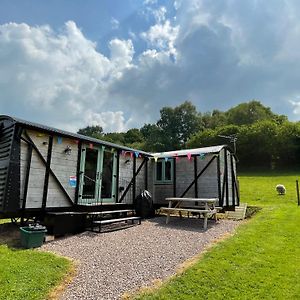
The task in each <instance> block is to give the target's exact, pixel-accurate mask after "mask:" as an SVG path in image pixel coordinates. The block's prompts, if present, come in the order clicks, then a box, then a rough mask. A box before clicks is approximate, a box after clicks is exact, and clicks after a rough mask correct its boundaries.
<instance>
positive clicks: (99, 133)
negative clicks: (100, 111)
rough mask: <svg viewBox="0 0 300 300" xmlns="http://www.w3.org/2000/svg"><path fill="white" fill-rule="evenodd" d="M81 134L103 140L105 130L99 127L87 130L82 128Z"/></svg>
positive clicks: (91, 127)
mask: <svg viewBox="0 0 300 300" xmlns="http://www.w3.org/2000/svg"><path fill="white" fill-rule="evenodd" d="M77 133H79V134H82V135H86V136H89V137H93V138H96V139H101V138H103V128H102V127H101V126H99V125H96V126H87V127H85V128H81V129H79V130H78V132H77Z"/></svg>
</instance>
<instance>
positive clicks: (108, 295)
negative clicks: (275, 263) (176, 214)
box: [42, 217, 239, 300]
mask: <svg viewBox="0 0 300 300" xmlns="http://www.w3.org/2000/svg"><path fill="white" fill-rule="evenodd" d="M208 224H209V227H208V230H207V231H203V229H202V225H203V220H199V219H192V218H191V219H185V218H184V219H179V218H171V221H170V223H169V224H168V225H166V224H165V218H164V217H158V218H155V219H151V220H148V221H143V222H142V225H137V226H134V227H131V228H128V229H124V230H119V231H113V232H108V233H102V234H97V233H92V232H84V233H82V234H78V235H75V236H70V237H66V238H62V239H58V240H55V241H53V242H50V243H47V244H45V245H44V246H43V247H42V249H44V250H47V251H53V252H55V253H57V254H60V255H64V256H68V257H71V258H73V259H75V260H76V261H78V262H79V264H78V273H77V275H76V276H75V278H74V279H73V281H72V283H71V284H69V286H68V287H67V289H66V290H65V292H64V293H63V294H62V295H61V299H64V300H65V299H93V300H95V299H120V297H121V295H122V294H123V293H124V292H128V291H132V290H134V289H137V288H139V287H142V286H146V285H150V284H151V283H152V282H153V280H154V279H164V278H166V277H168V276H170V275H172V274H174V273H175V271H176V268H177V267H178V265H179V264H181V263H182V262H184V261H185V260H187V259H188V258H190V257H192V256H194V255H196V254H198V253H199V252H201V251H203V250H204V248H205V247H206V246H207V245H208V244H209V243H211V242H212V241H213V240H215V239H218V238H220V237H221V236H222V235H224V234H225V233H229V232H232V231H234V229H235V228H236V227H237V226H238V224H239V222H236V221H229V220H220V221H218V222H217V223H215V222H214V221H209V223H208Z"/></svg>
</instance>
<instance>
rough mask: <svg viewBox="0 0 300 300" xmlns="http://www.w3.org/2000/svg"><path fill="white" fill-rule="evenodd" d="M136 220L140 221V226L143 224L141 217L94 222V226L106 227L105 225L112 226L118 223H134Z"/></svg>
mask: <svg viewBox="0 0 300 300" xmlns="http://www.w3.org/2000/svg"><path fill="white" fill-rule="evenodd" d="M134 220H138V221H139V224H140V223H141V218H140V217H126V218H118V219H108V220H99V221H94V222H93V224H96V225H105V224H112V223H118V222H124V221H134Z"/></svg>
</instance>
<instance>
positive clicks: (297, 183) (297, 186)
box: [296, 180, 300, 206]
mask: <svg viewBox="0 0 300 300" xmlns="http://www.w3.org/2000/svg"><path fill="white" fill-rule="evenodd" d="M296 190H297V199H298V206H300V197H299V182H298V180H296Z"/></svg>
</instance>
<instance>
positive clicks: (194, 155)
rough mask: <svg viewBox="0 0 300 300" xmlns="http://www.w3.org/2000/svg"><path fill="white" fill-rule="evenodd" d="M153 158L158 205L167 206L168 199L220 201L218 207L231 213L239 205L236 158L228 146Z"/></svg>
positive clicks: (190, 150)
mask: <svg viewBox="0 0 300 300" xmlns="http://www.w3.org/2000/svg"><path fill="white" fill-rule="evenodd" d="M152 155H153V157H154V159H153V160H152V161H151V168H150V169H151V171H152V172H153V175H152V176H153V178H154V184H153V187H152V188H153V190H152V193H153V195H154V196H153V198H154V203H156V204H157V205H160V206H165V205H166V204H167V202H166V200H165V198H168V197H179V198H218V199H219V202H218V203H216V205H217V206H218V207H220V208H224V209H227V210H234V207H235V206H238V205H239V188H238V181H237V176H236V156H235V155H234V153H233V152H232V150H231V149H230V148H229V147H228V146H226V145H221V146H213V147H204V148H198V149H187V150H179V151H170V152H163V153H154V154H152ZM152 176H151V177H152Z"/></svg>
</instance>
